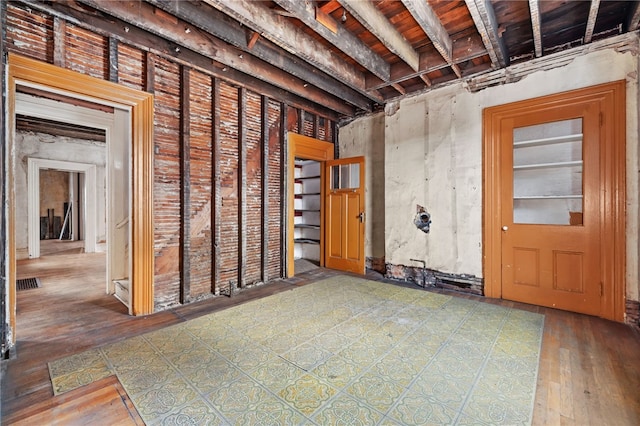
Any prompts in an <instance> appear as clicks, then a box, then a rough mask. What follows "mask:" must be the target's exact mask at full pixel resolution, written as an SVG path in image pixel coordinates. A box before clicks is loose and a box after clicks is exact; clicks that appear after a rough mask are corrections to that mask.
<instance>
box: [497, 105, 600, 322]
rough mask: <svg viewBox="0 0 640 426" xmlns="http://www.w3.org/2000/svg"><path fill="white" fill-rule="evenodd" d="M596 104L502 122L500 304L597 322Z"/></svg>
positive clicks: (546, 109)
mask: <svg viewBox="0 0 640 426" xmlns="http://www.w3.org/2000/svg"><path fill="white" fill-rule="evenodd" d="M600 108H601V104H600V100H599V99H594V98H590V99H576V100H571V101H569V102H567V103H564V104H560V105H556V106H549V105H545V106H543V107H541V108H540V109H539V110H534V111H525V112H524V113H523V114H521V115H515V116H512V117H510V118H506V119H504V120H502V123H501V126H500V129H499V131H500V132H501V133H500V139H501V140H502V143H503V144H504V145H502V155H501V164H500V167H502V170H501V175H502V183H501V193H500V194H499V197H500V200H501V205H502V208H501V223H502V230H501V234H502V296H503V298H505V299H510V300H515V301H520V302H525V303H531V304H535V305H541V306H548V307H554V308H559V309H564V310H569V311H573V312H581V313H585V314H591V315H599V314H600V309H601V294H602V288H601V282H602V281H601V270H600V268H601V266H600V255H601V253H600V238H601V236H600V229H601V223H600V222H601V219H602V218H601V202H600V194H599V192H600V190H599V188H600V186H599V183H600V178H601V176H600V174H601V170H600V149H599V147H600V137H601V136H600V135H601V132H600V117H601V110H600Z"/></svg>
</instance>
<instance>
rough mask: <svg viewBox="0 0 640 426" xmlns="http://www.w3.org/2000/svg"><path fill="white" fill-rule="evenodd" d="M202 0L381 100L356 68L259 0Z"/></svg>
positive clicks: (287, 49) (346, 82)
mask: <svg viewBox="0 0 640 426" xmlns="http://www.w3.org/2000/svg"><path fill="white" fill-rule="evenodd" d="M204 1H205V2H206V3H207V4H209V5H211V6H213V7H214V8H216V9H218V10H220V11H221V12H223V13H226V14H227V15H229V16H232V17H233V18H235V19H237V20H238V21H239V22H241V23H242V24H243V25H246V26H247V27H249V28H252V29H253V30H255V31H258V32H259V33H260V34H261V35H262V37H264V38H267V39H269V40H271V41H272V42H273V43H275V44H277V45H278V46H280V47H281V48H283V49H284V50H286V51H287V52H289V53H292V54H294V55H296V56H298V57H300V58H302V59H304V60H305V61H307V62H309V63H310V64H312V65H314V66H315V67H317V68H318V69H320V70H322V71H323V72H325V73H327V74H328V75H331V76H333V77H335V78H336V79H337V80H339V81H342V82H344V83H345V84H347V85H348V86H351V87H352V88H354V89H355V90H357V91H359V92H360V93H362V94H365V95H367V96H369V97H370V98H371V99H373V100H375V101H376V102H380V103H382V102H383V100H382V99H381V98H378V97H377V96H376V95H375V94H374V93H370V92H367V90H366V88H365V79H364V75H363V74H362V73H361V72H360V71H358V70H357V69H355V67H353V66H351V65H350V64H348V63H346V62H345V61H344V60H342V59H341V58H340V57H339V56H338V55H336V54H334V53H333V52H331V51H330V50H328V49H326V48H325V47H324V46H323V45H322V44H321V43H319V42H318V41H317V40H315V39H314V38H312V37H310V36H309V35H308V34H306V33H304V32H303V31H302V30H300V29H299V28H297V27H296V26H295V25H293V24H292V23H291V22H289V21H288V20H287V19H286V18H284V17H282V16H279V15H277V14H275V13H274V12H273V11H272V10H271V9H269V8H268V7H267V6H266V5H265V4H263V2H259V1H247V2H244V1H243V2H241V1H222V0H204Z"/></svg>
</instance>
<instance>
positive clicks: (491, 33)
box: [465, 0, 509, 68]
mask: <svg viewBox="0 0 640 426" xmlns="http://www.w3.org/2000/svg"><path fill="white" fill-rule="evenodd" d="M465 3H466V4H467V9H469V13H471V17H472V18H473V22H474V23H475V24H476V28H477V29H478V32H479V33H480V36H481V37H482V41H483V43H484V45H485V47H486V48H487V52H488V53H489V57H490V58H491V63H492V64H493V67H494V68H504V67H506V66H509V53H508V52H507V47H506V45H505V43H504V39H503V38H502V37H501V35H500V33H499V32H498V21H497V19H496V14H495V11H494V10H493V6H492V5H491V2H489V1H488V0H465Z"/></svg>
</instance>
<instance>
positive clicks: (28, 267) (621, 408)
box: [1, 252, 640, 426]
mask: <svg viewBox="0 0 640 426" xmlns="http://www.w3.org/2000/svg"><path fill="white" fill-rule="evenodd" d="M104 268H105V256H104V254H98V253H92V254H77V253H75V252H74V253H72V254H69V252H67V253H64V252H62V254H59V255H56V253H55V252H52V253H51V254H50V255H47V256H43V257H41V258H40V259H36V260H29V261H22V262H19V265H18V274H19V277H18V278H26V277H33V276H35V277H38V278H40V279H41V281H42V288H38V289H30V290H23V291H19V292H18V301H17V304H18V306H17V337H18V339H17V347H16V355H17V357H15V358H13V359H11V360H9V361H5V362H3V365H2V368H3V370H4V374H3V378H2V406H1V414H2V424H3V425H4V424H7V425H8V424H101V420H100V419H114V421H116V419H117V422H116V423H117V424H131V425H136V424H141V421H140V418H139V417H138V416H137V413H136V412H135V409H134V408H133V406H132V405H131V403H130V401H128V398H127V396H126V394H125V393H124V390H122V388H121V387H120V385H119V383H118V382H117V379H116V378H114V377H113V378H108V379H106V381H105V382H102V383H99V384H95V383H94V384H93V385H92V386H91V388H89V389H84V392H80V393H79V394H78V395H81V396H80V397H79V399H76V398H74V395H73V394H72V395H61V396H59V397H54V396H53V392H52V388H51V382H50V379H49V373H48V370H47V362H49V361H51V360H54V359H57V358H61V357H65V356H68V355H71V354H74V353H78V352H82V351H84V350H86V349H89V348H91V347H96V346H100V345H104V344H107V343H112V342H115V341H119V340H122V339H125V338H128V337H132V336H135V335H138V334H142V333H145V332H148V331H152V330H155V329H158V328H161V327H165V326H167V325H170V324H175V323H178V322H181V321H185V320H188V319H191V318H195V317H198V316H200V315H203V314H206V313H209V312H213V311H215V310H219V309H224V308H225V307H228V306H232V305H235V304H239V303H243V302H245V301H248V300H252V299H255V298H259V297H264V296H267V295H269V294H272V293H275V292H280V291H285V290H288V289H291V288H292V287H293V286H298V285H304V284H307V283H309V282H313V281H315V280H318V279H321V278H324V277H327V276H332V275H335V274H336V273H337V272H335V271H330V270H326V269H317V270H315V271H312V272H308V273H305V274H300V275H299V276H297V277H295V278H292V279H289V280H283V281H277V282H274V283H271V284H268V285H263V286H260V287H256V288H253V289H248V290H245V291H242V292H240V293H238V294H235V295H234V296H233V297H231V298H229V297H226V296H220V297H217V298H215V299H209V300H205V301H201V302H198V303H193V304H190V305H187V306H181V307H178V308H175V309H171V310H168V311H164V312H160V313H157V314H153V315H150V316H146V317H130V316H128V315H127V314H126V309H125V307H124V305H122V304H121V303H120V302H119V301H118V300H116V299H115V298H114V297H111V296H107V295H105V294H104V291H105V283H104ZM368 278H370V279H377V280H381V279H382V278H381V277H380V276H379V275H377V274H375V273H370V274H368ZM396 284H397V283H396ZM402 285H411V284H402ZM435 291H440V292H445V291H441V290H435ZM449 294H451V293H449ZM460 297H467V298H475V296H470V295H460ZM485 300H486V301H487V302H489V303H496V304H500V305H504V306H515V307H518V308H521V309H526V310H531V311H535V312H540V313H543V314H545V332H544V338H543V346H542V354H541V360H540V367H539V379H538V388H537V393H536V398H535V407H534V417H533V423H534V424H535V425H615V426H625V425H638V424H640V392H639V389H640V333H639V332H638V331H637V330H636V329H633V328H632V327H630V326H628V325H624V324H618V323H614V322H610V321H607V320H602V319H599V318H595V317H589V316H585V315H579V314H572V313H568V312H563V311H557V310H553V309H547V308H540V307H536V306H531V305H524V304H519V303H513V302H508V301H502V300H489V299H485ZM61 397H64V398H61ZM106 423H108V424H114V423H113V422H112V421H111V420H108V421H106ZM106 423H104V424H106Z"/></svg>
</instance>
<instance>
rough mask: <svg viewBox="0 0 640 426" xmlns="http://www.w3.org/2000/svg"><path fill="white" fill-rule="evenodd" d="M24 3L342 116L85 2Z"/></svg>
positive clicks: (149, 69)
mask: <svg viewBox="0 0 640 426" xmlns="http://www.w3.org/2000/svg"><path fill="white" fill-rule="evenodd" d="M21 3H23V4H26V5H28V6H29V7H31V8H32V9H34V10H38V11H40V12H44V13H48V14H50V15H52V16H58V17H62V18H65V19H66V20H68V21H70V22H73V23H74V24H75V25H78V26H80V27H82V28H85V29H88V30H90V31H93V32H95V33H96V34H100V35H103V36H105V37H110V36H112V37H114V38H116V39H117V40H119V41H120V42H122V43H124V44H128V45H130V46H133V47H136V48H138V49H140V50H142V51H145V52H153V53H156V54H157V55H159V56H163V57H170V58H172V60H174V61H175V62H176V63H179V64H182V65H189V66H191V67H193V68H196V69H199V70H201V71H203V72H205V73H207V74H209V75H211V76H214V77H218V78H221V79H223V80H226V81H229V82H231V83H233V84H238V85H244V86H246V87H247V88H248V89H250V90H252V91H254V92H256V93H259V94H263V95H267V96H269V97H271V98H273V99H277V100H278V101H280V102H287V103H288V104H289V105H294V106H296V107H298V108H302V109H305V110H307V111H309V112H314V113H316V114H320V115H321V116H323V117H327V118H330V119H332V120H337V119H339V118H340V116H341V113H338V112H336V111H335V110H334V109H332V108H328V107H326V106H324V105H323V104H322V103H316V102H313V101H311V100H309V99H307V98H306V97H301V96H298V95H296V94H294V93H292V92H290V91H288V90H286V89H282V88H280V87H277V86H274V85H272V84H270V83H268V82H265V81H264V80H259V79H257V78H255V77H253V76H251V75H247V74H244V73H242V72H240V71H237V70H235V69H233V68H231V67H226V66H224V65H223V64H220V63H217V62H215V61H212V60H211V58H208V57H206V56H204V55H202V54H200V53H197V52H194V51H192V50H190V49H187V48H184V49H181V50H180V51H179V52H176V44H175V43H173V42H171V41H169V40H167V39H165V38H163V37H161V36H158V35H155V34H152V33H150V32H148V31H146V30H143V29H140V28H137V27H136V26H134V25H130V24H129V23H128V22H125V21H123V20H120V19H117V18H114V17H112V16H108V15H106V14H104V13H103V12H101V11H98V10H95V9H92V8H89V7H86V6H84V5H82V4H79V3H76V2H64V3H63V2H53V3H48V4H47V3H42V2H39V1H35V0H21ZM147 56H148V57H149V58H150V59H152V58H153V56H152V55H147ZM149 62H150V61H149ZM147 74H148V77H147V83H148V86H149V87H147V88H146V90H147V91H149V90H151V89H152V88H153V84H152V81H153V76H154V74H153V67H149V64H147ZM149 83H151V84H149ZM325 96H326V94H325ZM350 111H351V113H350V114H349V115H352V114H355V110H354V109H351V110H350Z"/></svg>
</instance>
